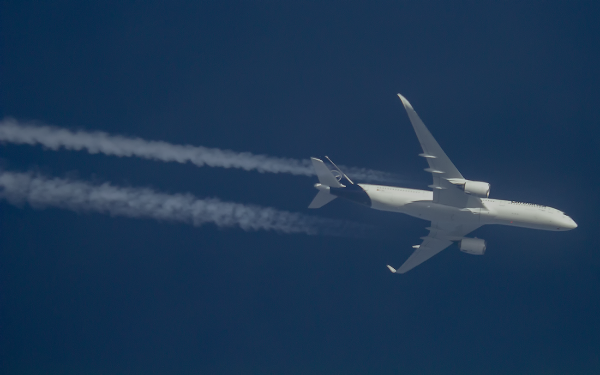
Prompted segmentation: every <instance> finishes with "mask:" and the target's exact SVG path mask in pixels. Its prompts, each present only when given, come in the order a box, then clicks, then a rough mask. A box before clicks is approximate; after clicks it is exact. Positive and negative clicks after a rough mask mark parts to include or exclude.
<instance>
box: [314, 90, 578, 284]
mask: <svg viewBox="0 0 600 375" xmlns="http://www.w3.org/2000/svg"><path fill="white" fill-rule="evenodd" d="M398 97H399V98H400V100H401V101H402V104H403V105H404V109H406V112H407V113H408V118H409V120H410V122H411V124H412V126H413V128H414V130H415V133H416V134H417V138H418V139H419V143H421V148H422V149H423V153H421V154H419V156H421V157H423V158H425V160H427V163H428V164H429V168H426V169H425V171H427V172H429V173H431V175H432V177H433V184H432V185H429V187H430V188H431V189H432V190H431V191H429V190H418V189H409V188H403V187H394V186H383V185H372V184H355V183H354V182H353V181H352V180H351V179H350V178H349V177H348V176H347V175H346V174H344V172H342V171H341V170H340V168H338V167H337V166H336V165H335V164H334V163H333V161H331V159H329V158H328V157H327V156H326V158H327V160H328V161H329V162H330V163H331V165H332V166H333V168H334V169H331V170H330V169H329V167H328V166H327V165H326V164H325V163H324V162H323V161H322V160H321V159H318V158H314V157H313V158H311V161H312V164H313V166H314V169H315V171H316V174H317V177H318V179H319V183H317V184H315V185H314V186H315V188H316V189H317V190H319V192H318V193H317V196H316V197H315V198H314V199H313V201H312V202H311V203H310V205H309V206H308V208H319V207H322V206H324V205H326V204H327V203H329V202H331V201H332V200H334V199H335V198H338V197H339V198H343V199H347V200H349V201H352V202H355V203H359V204H362V205H365V206H367V207H370V208H373V209H376V210H381V211H391V212H399V213H403V214H407V215H410V216H413V217H417V218H419V219H424V220H428V221H430V222H431V224H430V225H429V226H428V227H427V230H429V234H428V235H427V236H425V237H421V239H422V240H423V241H422V242H421V244H419V245H415V246H413V248H414V249H415V251H414V252H413V253H412V255H411V256H410V257H409V258H408V259H407V260H406V261H405V262H404V264H402V265H401V266H400V267H399V268H398V269H395V268H393V267H392V266H390V265H388V266H387V267H388V269H389V270H390V271H391V272H393V273H399V274H403V273H405V272H407V271H409V270H411V269H413V268H415V267H416V266H418V265H419V264H421V263H423V262H425V261H426V260H428V259H429V258H431V257H433V256H434V255H436V254H437V253H439V252H441V251H442V250H444V249H445V248H447V247H448V246H450V245H452V244H453V243H457V244H458V247H459V249H460V250H461V251H463V252H465V253H468V254H473V255H483V254H484V253H485V250H486V246H487V245H486V241H485V240H483V239H480V238H471V237H465V236H466V235H467V234H469V233H471V232H472V231H474V230H475V229H477V228H479V227H481V226H482V225H486V224H500V225H509V226H513V227H521V228H531V229H541V230H549V231H567V230H571V229H574V228H576V227H577V224H576V223H575V221H573V219H571V218H570V217H569V216H567V215H566V214H565V213H564V212H562V211H560V210H557V209H555V208H552V207H547V206H543V205H540V204H533V203H523V202H517V201H507V200H501V199H490V198H489V195H490V184H489V183H487V182H483V181H471V180H467V179H465V178H464V177H463V175H462V174H461V173H460V172H459V171H458V169H456V167H455V166H454V164H453V163H452V161H451V160H450V159H449V158H448V156H446V153H445V152H444V150H442V148H441V147H440V145H439V144H438V143H437V141H436V140H435V138H433V136H432V135H431V133H430V132H429V130H428V129H427V127H426V126H425V124H424V123H423V121H421V119H420V118H419V116H418V115H417V112H415V110H414V109H413V107H412V105H411V104H410V103H409V102H408V100H406V98H405V97H403V96H402V95H400V94H398Z"/></svg>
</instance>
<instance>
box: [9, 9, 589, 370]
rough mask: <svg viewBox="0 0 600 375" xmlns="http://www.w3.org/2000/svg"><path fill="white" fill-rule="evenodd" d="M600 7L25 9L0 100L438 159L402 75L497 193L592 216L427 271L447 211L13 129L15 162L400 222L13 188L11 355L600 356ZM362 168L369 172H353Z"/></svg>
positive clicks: (47, 114)
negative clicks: (58, 200)
mask: <svg viewBox="0 0 600 375" xmlns="http://www.w3.org/2000/svg"><path fill="white" fill-rule="evenodd" d="M599 10H600V9H599V7H598V6H597V5H595V4H594V3H593V2H575V3H569V4H566V3H562V4H561V3H558V2H537V1H534V2H528V3H527V4H521V3H517V2H502V3H500V2H498V3H491V2H487V3H485V4H481V3H478V2H456V3H453V4H441V2H428V3H425V4H423V3H420V4H416V3H414V2H410V3H409V2H379V3H376V4H366V3H365V4H360V3H358V2H354V3H348V2H326V3H315V2H306V3H298V4H287V3H286V4H282V3H281V2H273V1H260V2H258V1H257V2H248V1H245V2H220V3H219V4H211V3H201V4H198V2H164V3H159V2H144V3H137V2H103V3H102V4H90V3H88V2H73V1H62V2H59V3H42V4H40V3H38V2H33V1H18V2H11V1H5V2H3V4H2V12H1V14H2V21H1V25H2V26H1V29H0V30H1V35H2V45H1V48H2V60H1V64H2V69H1V72H2V85H1V86H0V87H1V89H0V92H1V94H2V99H1V102H0V105H1V107H0V109H1V115H2V117H3V118H4V117H8V116H10V117H14V118H16V119H17V120H19V121H28V120H35V121H39V122H42V123H45V124H50V125H53V126H58V127H64V128H68V129H71V130H88V131H96V130H98V131H105V132H108V133H113V134H122V135H127V136H136V137H141V138H144V139H148V140H162V141H166V142H170V143H174V144H192V145H196V146H206V147H215V148H223V149H231V150H236V151H249V152H253V153H256V154H267V155H272V156H279V157H289V158H295V159H306V158H308V157H310V156H323V155H329V156H330V157H332V159H333V160H334V161H335V162H336V163H339V164H344V165H348V166H354V167H364V168H370V169H376V170H381V171H387V172H391V173H395V174H397V175H399V176H401V178H402V180H403V184H404V185H405V186H409V187H416V188H426V186H427V185H428V184H430V176H429V175H428V174H427V173H425V172H423V171H422V170H423V168H425V167H426V163H425V162H424V161H423V159H422V158H419V157H417V154H418V153H420V152H421V150H420V147H419V143H418V141H417V138H416V136H415V134H414V132H413V130H412V127H411V126H410V123H409V121H408V118H407V116H406V113H405V112H404V109H403V108H402V105H401V103H400V101H399V100H398V98H397V97H396V93H398V92H400V93H402V94H403V95H404V96H406V97H407V99H408V100H410V101H411V103H412V105H413V106H414V108H415V109H416V111H417V112H418V113H419V115H420V116H421V118H422V119H423V121H424V122H425V124H427V126H428V127H429V129H430V130H431V132H432V133H433V135H434V136H435V137H436V138H437V140H438V142H439V143H440V144H441V146H442V147H443V148H444V150H445V151H446V153H447V154H448V155H449V156H450V158H451V159H452V160H453V162H454V163H455V164H456V166H457V167H458V169H459V170H460V171H461V172H462V174H463V175H465V176H466V177H467V178H470V179H474V180H481V181H488V182H490V183H491V186H492V188H491V197H492V198H499V199H509V200H518V201H524V202H534V203H538V204H543V205H549V206H553V207H556V208H558V209H560V210H563V211H565V212H566V213H567V214H568V215H570V216H571V217H572V218H573V219H574V220H575V221H576V222H577V223H578V225H579V227H578V228H577V229H576V230H573V231H570V232H557V233H555V232H543V231H535V230H526V229H519V228H508V227H500V226H489V227H483V228H481V229H479V230H478V231H477V232H475V234H476V235H477V236H478V237H481V238H485V239H486V240H487V241H488V250H487V252H486V254H485V256H483V257H475V256H469V255H467V254H463V253H460V252H459V251H458V250H457V249H456V248H455V247H452V248H449V249H447V250H445V251H444V252H442V253H441V254H439V255H438V256H436V257H435V258H433V259H431V260H430V261H428V262H427V263H425V264H424V265H422V266H421V267H419V268H417V269H415V270H414V271H411V272H410V273H407V274H406V275H402V276H399V275H393V274H391V273H390V272H389V271H387V269H386V267H385V265H386V264H393V265H399V264H401V262H402V261H403V260H404V259H405V258H407V257H408V256H409V254H410V251H411V250H412V248H411V246H412V245H414V244H415V243H417V241H418V240H419V237H420V236H423V235H425V233H426V230H425V229H424V228H425V227H426V226H427V223H426V222H423V221H420V220H417V219H414V218H410V217H407V216H402V215H395V214H391V213H384V212H375V211H372V210H371V211H370V210H368V209H366V208H364V207H360V206H356V205H352V204H350V203H348V202H343V201H341V200H336V201H334V202H332V203H331V204H329V205H327V206H326V207H323V208H322V209H320V210H319V211H317V212H308V210H307V208H306V207H307V205H308V204H309V202H310V200H311V199H312V197H313V196H314V194H315V193H316V191H315V190H314V189H313V188H312V185H313V184H314V183H315V182H316V179H313V178H309V177H304V176H292V175H287V174H265V173H258V172H246V171H241V170H234V169H221V168H199V167H196V166H194V165H191V164H178V163H161V162H156V161H149V160H142V159H139V158H117V157H112V156H105V155H98V154H96V155H90V154H88V153H85V152H77V151H64V150H63V151H50V150H45V149H43V148H42V147H39V146H35V147H32V146H23V145H13V144H2V145H0V163H1V166H2V168H3V169H5V170H9V171H15V172H26V171H37V172H39V173H42V174H44V175H46V176H53V177H61V178H70V179H77V180H83V181H91V182H94V183H102V182H106V181H109V182H111V183H113V184H115V185H118V186H129V187H150V188H152V189H155V190H157V191H161V192H165V193H169V194H175V193H191V194H194V195H195V196H197V197H199V198H205V197H218V198H220V199H223V200H226V201H233V202H240V203H249V204H256V205H261V206H269V207H275V208H278V209H281V210H287V211H292V212H300V213H305V214H307V215H314V216H319V217H325V218H333V219H340V220H350V221H355V222H359V223H365V224H369V225H373V226H374V227H375V228H377V229H376V230H377V233H378V235H380V236H381V238H379V239H376V238H364V239H358V240H357V239H352V238H339V237H325V236H306V235H303V234H280V233H274V232H265V231H258V232H245V231H243V230H241V229H236V228H230V229H227V228H217V227H215V226H214V225H212V224H208V225H205V226H202V227H193V226H189V225H186V224H178V223H171V222H165V221H155V220H152V219H131V218H123V217H116V216H114V217H113V216H109V215H104V214H99V213H75V212H71V211H68V210H61V209H57V208H47V209H43V210H38V209H33V208H31V207H30V206H28V205H22V206H13V205H9V204H8V203H6V202H4V201H3V202H0V280H1V281H0V288H1V292H0V306H1V308H0V329H1V331H2V335H0V350H1V353H2V357H3V361H1V364H0V366H1V367H2V369H3V372H4V373H11V374H12V373H19V374H34V373H35V374H70V373H89V374H100V373H102V374H142V373H144V374H147V373H152V374H167V373H168V374H172V373H178V374H191V373H221V374H230V373H236V374H239V373H242V374H259V373H261V374H262V373H277V374H302V373H312V374H318V373H340V374H341V373H343V374H362V373H381V374H384V373H419V374H442V373H443V374H476V373H477V374H481V373H486V374H505V373H513V374H520V373H522V374H524V373H528V374H554V373H572V374H591V373H598V372H599V371H600V354H599V353H600V321H599V320H598V316H600V302H599V297H600V295H599V290H600V289H599V288H600V255H598V248H599V247H600V246H599V245H600V243H599V240H598V237H597V232H598V229H600V228H599V224H600V215H599V214H598V209H597V208H598V206H599V199H598V197H597V195H596V194H595V186H597V185H598V184H599V183H600V181H599V179H600V177H598V173H597V172H598V166H597V161H598V160H600V158H599V157H600V155H599V154H598V149H599V146H600V144H599V143H600V142H599V140H600V136H599V132H598V122H599V120H600V116H599V115H598V109H597V108H598V104H597V103H598V102H600V93H599V92H598V87H600V77H599V73H598V69H597V67H598V66H599V63H600V44H599V42H598V37H599V36H600V30H599V29H600V26H599V25H598V22H597V20H598V17H599V15H600V11H599ZM350 177H352V176H350Z"/></svg>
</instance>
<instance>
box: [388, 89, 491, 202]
mask: <svg viewBox="0 0 600 375" xmlns="http://www.w3.org/2000/svg"><path fill="white" fill-rule="evenodd" d="M398 97H399V98H400V100H402V104H403V105H404V109H406V112H407V113H408V118H409V119H410V122H411V124H412V126H413V128H414V129H415V133H417V138H419V143H421V148H422V149H423V153H422V154H419V156H422V157H424V158H425V159H426V160H427V163H428V164H429V168H427V169H425V171H427V172H430V173H431V174H432V176H433V185H430V187H431V188H432V189H433V201H434V202H435V203H440V204H444V205H447V206H453V207H461V208H465V207H483V204H482V203H481V200H480V199H479V198H476V197H472V196H469V195H467V194H465V193H464V191H462V190H461V189H459V188H458V187H457V186H455V185H454V184H452V183H451V182H450V181H449V180H454V181H460V180H464V177H463V176H462V174H460V172H459V171H458V169H456V167H455V166H454V163H452V161H451V160H450V158H449V157H448V156H447V155H446V153H445V152H444V150H442V148H441V147H440V145H439V144H438V143H437V141H436V140H435V138H433V135H431V133H430V132H429V130H428V129H427V127H426V126H425V124H424V123H423V121H421V119H420V118H419V115H417V112H415V110H414V109H413V107H412V105H410V103H409V102H408V100H406V98H405V97H403V96H402V95H400V94H398Z"/></svg>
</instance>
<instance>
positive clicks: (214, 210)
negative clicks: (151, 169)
mask: <svg viewBox="0 0 600 375" xmlns="http://www.w3.org/2000/svg"><path fill="white" fill-rule="evenodd" d="M0 199H4V200H6V201H8V202H9V203H11V204H13V205H17V206H18V205H22V204H23V203H28V204H29V205H30V206H32V207H33V208H46V207H58V208H64V209H68V210H72V211H77V212H99V213H106V214H110V215H114V216H125V217H132V218H152V219H157V220H168V221H176V222H182V223H187V224H191V225H194V226H201V225H204V224H208V223H212V224H215V225H216V226H218V227H239V228H241V229H243V230H245V231H258V230H272V231H276V232H280V233H304V234H308V235H320V234H321V235H332V236H344V237H346V236H351V237H363V234H364V233H365V230H366V229H367V227H366V226H364V225H362V224H358V223H351V222H346V221H341V220H335V219H326V218H318V217H312V216H308V215H303V214H299V213H293V212H288V211H282V210H277V209H274V208H270V207H260V206H256V205H247V204H240V203H232V202H223V201H221V200H219V199H215V198H212V199H198V198H196V197H194V196H193V195H191V194H165V193H160V192H156V191H154V190H151V189H148V188H129V187H118V186H114V185H111V184H109V183H104V184H101V185H93V184H90V183H87V182H82V181H74V180H69V179H60V178H46V177H43V176H40V175H37V174H33V173H15V172H6V171H0Z"/></svg>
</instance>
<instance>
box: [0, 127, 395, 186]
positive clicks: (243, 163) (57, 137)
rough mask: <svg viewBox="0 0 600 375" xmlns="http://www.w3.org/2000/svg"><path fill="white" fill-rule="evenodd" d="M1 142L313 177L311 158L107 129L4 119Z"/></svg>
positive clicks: (364, 172) (360, 176)
mask: <svg viewBox="0 0 600 375" xmlns="http://www.w3.org/2000/svg"><path fill="white" fill-rule="evenodd" d="M0 142H11V143H17V144H28V145H36V144H40V145H42V146H44V147H47V148H49V149H52V150H58V149H60V148H61V147H63V148H65V149H67V150H85V151H87V152H89V153H91V154H96V153H102V154H105V155H113V156H120V157H123V156H127V157H132V156H137V157H140V158H144V159H151V160H160V161H165V162H178V163H186V162H190V163H192V164H195V165H197V166H199V167H203V166H209V167H221V168H239V169H244V170H247V171H258V172H262V173H264V172H268V173H289V174H293V175H303V176H313V175H314V174H315V173H314V171H313V168H312V165H311V163H310V161H309V160H298V159H290V158H280V157H273V156H267V155H256V154H252V153H250V152H235V151H231V150H221V149H218V148H208V147H202V146H191V145H174V144H170V143H167V142H162V141H148V140H144V139H141V138H130V137H124V136H120V135H111V134H108V133H104V132H87V131H71V130H67V129H62V128H56V127H52V126H46V125H34V124H22V123H19V122H17V121H16V120H14V119H11V118H7V119H4V120H3V121H1V122H0ZM342 169H344V172H346V173H347V174H348V175H349V176H352V177H353V178H355V179H357V180H359V181H361V180H362V181H372V182H375V181H379V182H386V181H387V182H389V181H398V177H397V176H394V175H393V174H391V173H386V172H381V171H375V170H370V169H365V168H351V167H343V168H342Z"/></svg>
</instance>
